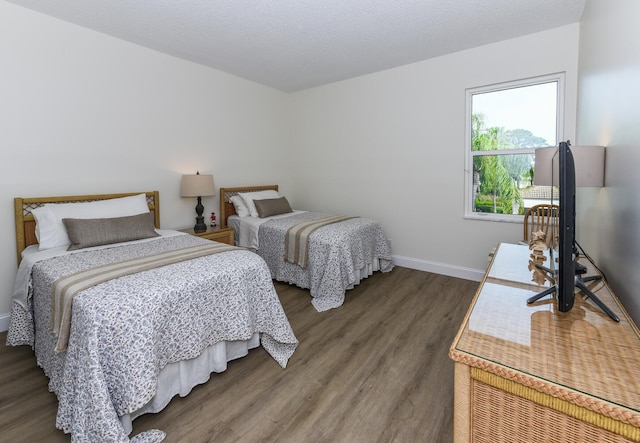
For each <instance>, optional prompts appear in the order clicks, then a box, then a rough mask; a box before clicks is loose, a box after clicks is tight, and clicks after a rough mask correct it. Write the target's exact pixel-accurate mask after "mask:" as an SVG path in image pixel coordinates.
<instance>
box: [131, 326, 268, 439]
mask: <svg viewBox="0 0 640 443" xmlns="http://www.w3.org/2000/svg"><path fill="white" fill-rule="evenodd" d="M258 346H260V334H258V333H255V334H253V336H252V337H251V338H250V339H249V340H247V341H230V342H219V343H216V344H214V345H211V346H209V347H208V348H207V349H205V350H204V352H203V353H202V354H200V356H199V357H196V358H193V359H191V360H186V361H179V362H176V363H170V364H168V365H167V366H165V368H164V369H163V370H162V371H160V374H159V376H158V389H157V391H156V395H154V397H153V398H152V399H151V401H149V403H147V404H146V405H144V406H143V407H141V408H140V409H138V410H137V411H134V412H132V413H131V414H127V415H123V416H122V417H120V422H121V423H122V426H123V427H124V430H125V432H126V433H127V434H130V433H131V431H132V429H133V424H132V422H133V420H135V419H136V418H137V417H140V416H141V415H142V414H147V413H156V412H160V411H162V410H163V409H164V408H165V407H166V406H167V405H168V404H169V402H170V401H171V399H172V398H173V397H174V396H175V395H180V397H185V396H187V395H188V394H189V392H191V389H193V388H194V387H195V386H197V385H199V384H202V383H206V382H207V381H208V380H209V378H210V376H211V373H212V372H224V371H226V370H227V362H229V361H231V360H235V359H237V358H241V357H244V356H245V355H247V354H248V353H249V350H250V349H253V348H257V347H258Z"/></svg>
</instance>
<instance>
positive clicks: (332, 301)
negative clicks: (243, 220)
mask: <svg viewBox="0 0 640 443" xmlns="http://www.w3.org/2000/svg"><path fill="white" fill-rule="evenodd" d="M331 218H332V216H330V215H328V214H322V213H318V212H299V213H295V214H294V215H290V216H286V217H279V218H273V219H270V220H268V221H265V222H264V223H262V224H260V227H259V230H258V238H259V248H258V250H257V252H258V254H259V255H260V256H261V257H262V258H263V259H264V260H265V261H266V262H267V265H268V266H269V269H270V271H271V276H272V277H273V278H274V279H275V280H278V281H282V282H286V283H291V284H294V285H296V286H299V287H302V288H308V289H309V290H310V293H311V296H312V297H313V298H312V300H311V302H312V304H313V306H314V307H315V308H316V309H317V310H318V311H320V312H322V311H326V310H329V309H332V308H337V307H339V306H341V305H342V304H343V303H344V298H345V292H346V291H347V290H348V289H350V288H352V287H353V286H354V285H356V284H358V283H359V282H360V281H361V280H362V279H364V278H366V277H368V276H369V275H371V274H373V272H375V271H382V272H389V271H391V270H392V269H393V262H392V257H391V249H390V248H389V244H388V242H387V239H386V237H385V235H384V233H383V232H382V228H381V227H380V224H379V223H378V222H376V221H375V220H370V219H367V218H363V217H349V218H346V217H345V218H344V219H343V220H341V221H337V222H332V223H329V224H326V225H323V226H321V227H319V228H317V229H316V230H314V231H313V233H312V234H310V235H309V237H308V246H307V248H308V249H307V252H306V256H307V265H306V266H300V264H299V263H295V262H291V261H289V260H287V259H286V258H285V256H286V254H285V245H286V244H287V241H286V240H287V233H288V232H290V230H291V229H293V228H295V226H296V225H298V224H305V223H306V224H309V222H311V221H317V220H323V219H331Z"/></svg>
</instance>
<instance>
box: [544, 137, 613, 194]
mask: <svg viewBox="0 0 640 443" xmlns="http://www.w3.org/2000/svg"><path fill="white" fill-rule="evenodd" d="M571 154H573V162H574V164H575V168H576V186H578V187H601V186H604V155H605V147H604V146H571ZM535 158H536V159H535V176H534V181H533V183H534V184H535V185H538V186H557V185H558V184H559V178H558V170H559V164H558V148H557V147H555V146H554V147H551V148H538V149H536V154H535Z"/></svg>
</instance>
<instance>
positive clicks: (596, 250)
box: [576, 0, 640, 323]
mask: <svg viewBox="0 0 640 443" xmlns="http://www.w3.org/2000/svg"><path fill="white" fill-rule="evenodd" d="M638 17H640V2H638V1H637V0H615V1H608V2H601V1H594V0H588V1H587V4H586V7H585V10H584V13H583V16H582V20H581V29H580V64H579V95H578V139H577V140H578V142H579V144H583V145H603V146H607V152H606V167H605V187H604V188H601V189H599V190H581V189H578V199H577V203H576V206H577V211H578V214H579V220H578V221H579V223H578V225H577V238H578V241H579V242H580V243H581V244H582V245H583V246H584V247H585V249H586V250H587V251H588V252H589V253H590V255H591V256H592V257H593V258H594V260H595V262H596V264H598V266H599V267H600V268H602V270H603V271H604V272H605V275H606V276H607V278H608V280H609V282H610V284H611V286H612V288H613V290H614V292H615V293H616V295H617V296H618V297H619V298H620V299H621V301H622V303H623V304H624V306H625V308H626V309H627V311H629V313H630V314H631V316H632V317H633V318H634V320H635V321H636V323H638V322H640V273H639V272H638V270H639V269H640V174H639V173H638V167H639V166H640V119H639V117H638V115H639V114H638V104H639V103H640V86H639V81H640V28H638V23H637V22H638Z"/></svg>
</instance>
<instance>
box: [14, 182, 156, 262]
mask: <svg viewBox="0 0 640 443" xmlns="http://www.w3.org/2000/svg"><path fill="white" fill-rule="evenodd" d="M138 194H146V196H147V203H148V204H149V210H150V211H151V212H153V220H154V223H155V226H156V228H159V227H160V195H159V193H158V191H148V192H144V193H143V192H129V193H126V194H97V195H79V196H69V197H33V198H22V197H16V198H14V199H13V202H14V208H15V217H16V249H17V252H18V264H20V261H21V260H22V251H23V250H24V249H25V248H26V247H27V246H31V245H35V244H36V243H38V239H37V238H36V221H35V219H34V218H33V215H32V214H31V211H33V210H34V209H36V208H39V207H40V206H43V205H44V204H45V203H79V202H89V201H95V200H109V199H111V198H119V197H129V196H132V195H138Z"/></svg>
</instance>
